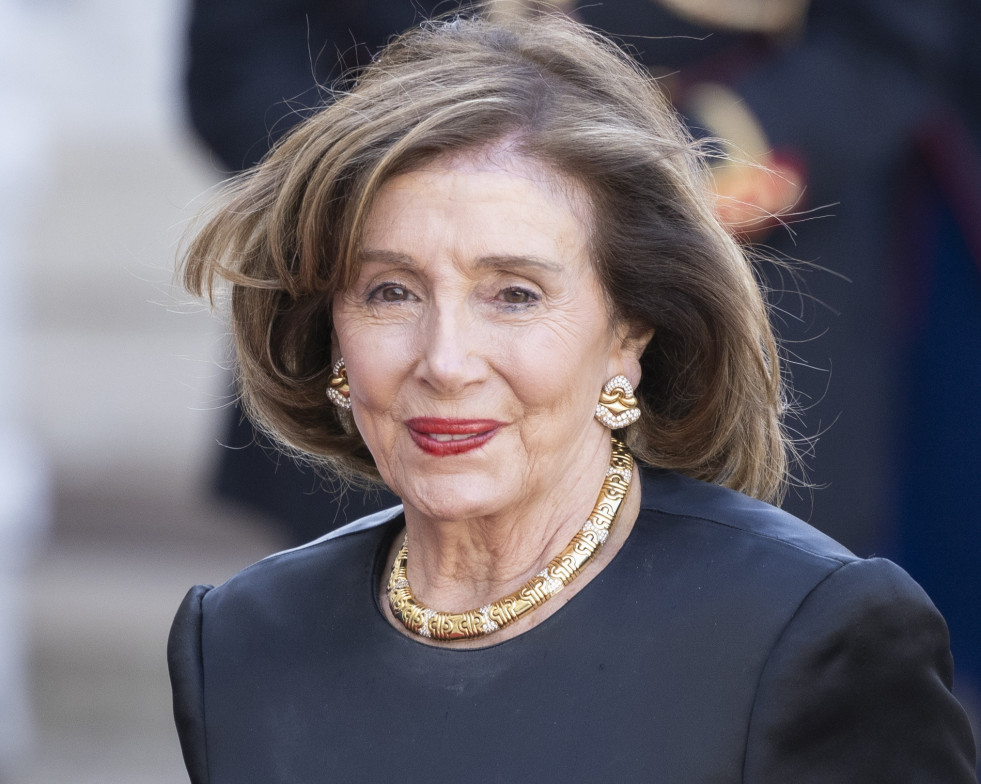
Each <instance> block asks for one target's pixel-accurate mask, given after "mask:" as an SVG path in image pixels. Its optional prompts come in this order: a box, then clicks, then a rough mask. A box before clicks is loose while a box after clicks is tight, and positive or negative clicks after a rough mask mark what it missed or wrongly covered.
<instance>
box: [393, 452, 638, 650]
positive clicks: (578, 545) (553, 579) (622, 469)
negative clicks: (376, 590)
mask: <svg viewBox="0 0 981 784" xmlns="http://www.w3.org/2000/svg"><path fill="white" fill-rule="evenodd" d="M633 467H634V460H633V457H631V455H630V452H628V451H627V447H626V446H625V445H624V444H623V442H621V441H620V440H618V439H617V438H613V450H612V455H611V456H610V467H609V468H608V469H607V472H606V479H604V480H603V487H602V488H601V489H600V493H599V498H597V499H596V505H595V506H594V507H593V511H592V513H591V514H590V515H589V518H588V519H587V520H586V522H585V523H584V524H583V527H582V528H581V529H580V530H579V531H578V533H576V535H575V536H574V537H572V541H571V542H569V545H568V547H566V548H565V550H563V551H562V552H561V553H560V554H559V555H557V556H556V557H555V558H553V559H552V560H551V561H549V563H548V566H546V567H545V568H544V569H543V570H542V571H541V572H539V573H538V574H536V575H535V576H534V577H532V578H531V579H530V580H529V581H528V582H526V583H525V584H524V585H522V586H521V587H520V588H519V589H518V590H516V591H515V592H514V593H510V594H508V595H507V596H505V597H504V598H502V599H498V600H497V601H496V602H492V603H491V604H488V605H485V606H483V607H481V608H479V609H476V610H467V611H466V612H462V613H447V612H440V611H438V610H432V609H430V608H429V607H426V605H424V604H422V603H421V602H419V601H417V600H416V598H415V596H413V595H412V589H411V588H410V587H409V578H408V576H407V570H408V561H409V547H408V537H407V538H406V539H405V541H403V542H402V548H401V549H400V550H399V553H398V555H397V556H396V557H395V563H394V564H393V565H392V574H391V576H390V577H389V578H388V601H389V604H390V606H391V608H392V612H393V613H394V614H395V617H396V618H398V619H399V620H400V621H401V622H402V624H403V625H404V626H405V628H406V629H408V630H409V631H410V632H414V633H415V634H418V635H420V636H422V637H429V638H432V639H434V640H470V639H473V638H474V637H483V636H484V635H485V634H490V633H491V632H495V631H497V630H498V629H500V628H503V627H504V626H507V625H508V624H511V623H514V622H515V621H516V620H518V618H520V617H521V616H522V615H524V614H525V613H528V612H530V611H531V610H534V609H535V608H536V607H540V606H541V605H542V604H544V603H545V602H546V601H548V600H549V599H551V598H552V597H553V596H555V594H557V593H558V592H559V591H561V590H562V589H563V588H564V587H565V586H567V585H568V584H569V583H570V582H571V581H572V579H573V578H574V577H575V576H576V575H577V574H579V572H580V571H581V570H582V568H583V566H585V565H586V564H587V563H588V562H589V560H590V559H591V558H592V557H593V555H594V554H595V553H596V551H597V550H599V548H600V547H601V546H602V544H603V542H605V541H606V538H607V537H608V536H609V534H610V531H611V530H612V529H613V524H614V523H615V522H616V520H617V517H618V515H619V514H620V505H621V503H622V502H623V499H624V498H625V497H626V495H627V490H628V489H629V488H630V477H631V476H632V475H633Z"/></svg>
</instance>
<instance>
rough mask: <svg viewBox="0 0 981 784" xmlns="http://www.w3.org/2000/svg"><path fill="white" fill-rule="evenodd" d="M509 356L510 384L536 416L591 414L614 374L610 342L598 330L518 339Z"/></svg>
mask: <svg viewBox="0 0 981 784" xmlns="http://www.w3.org/2000/svg"><path fill="white" fill-rule="evenodd" d="M506 355H507V359H506V362H505V366H506V367H507V371H506V372H507V377H508V378H509V381H510V385H511V387H512V389H513V390H514V391H515V393H516V395H517V396H518V397H519V398H520V399H521V401H522V403H524V405H525V406H526V407H527V408H528V409H529V410H531V411H533V410H539V409H540V410H542V411H552V412H555V411H556V410H557V409H564V408H568V409H570V410H572V411H574V412H575V413H576V414H582V415H583V416H585V415H586V414H589V415H591V412H592V410H593V407H594V406H595V402H596V400H597V399H598V398H599V394H600V390H601V389H602V388H603V384H605V383H606V382H607V380H608V378H609V377H610V376H612V375H615V373H610V372H609V367H610V364H611V355H612V350H611V347H610V340H609V339H608V338H607V337H606V336H605V335H604V334H603V333H602V332H601V331H600V330H599V329H597V330H595V331H588V332H587V331H583V330H576V329H564V328H562V327H561V325H550V326H549V328H547V329H545V330H538V331H535V332H534V333H531V334H524V335H521V336H519V337H518V338H516V339H515V340H513V341H512V342H511V344H510V345H509V346H508V351H507V352H506Z"/></svg>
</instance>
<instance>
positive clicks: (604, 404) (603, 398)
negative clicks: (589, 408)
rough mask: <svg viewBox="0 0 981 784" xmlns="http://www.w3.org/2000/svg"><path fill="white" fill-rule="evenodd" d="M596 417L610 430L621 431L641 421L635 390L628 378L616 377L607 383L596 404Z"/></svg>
mask: <svg viewBox="0 0 981 784" xmlns="http://www.w3.org/2000/svg"><path fill="white" fill-rule="evenodd" d="M595 416H596V418H597V419H598V420H599V421H600V422H601V423H602V424H603V425H605V426H606V427H608V428H610V430H620V429H621V428H624V427H627V425H632V424H633V423H634V422H636V421H637V420H638V419H640V408H638V406H637V398H636V397H634V388H633V387H632V386H631V385H630V382H629V381H627V377H626V376H614V377H613V378H611V379H610V380H609V381H607V382H606V386H605V387H603V391H602V392H601V393H600V398H599V403H597V404H596V414H595Z"/></svg>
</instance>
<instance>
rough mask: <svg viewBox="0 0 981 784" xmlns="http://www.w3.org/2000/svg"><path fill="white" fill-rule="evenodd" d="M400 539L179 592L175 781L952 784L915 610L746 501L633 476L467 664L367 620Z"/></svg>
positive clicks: (951, 750) (958, 727)
mask: <svg viewBox="0 0 981 784" xmlns="http://www.w3.org/2000/svg"><path fill="white" fill-rule="evenodd" d="M386 518H387V519H386ZM402 526H403V520H402V516H401V514H400V513H399V511H398V510H394V511H392V512H389V513H388V514H387V515H386V514H382V515H379V516H378V517H376V519H374V520H371V521H368V522H366V523H362V524H361V525H355V526H354V529H353V530H352V529H351V528H350V527H349V528H348V529H346V530H345V529H342V530H341V531H340V532H335V534H331V535H329V536H328V537H325V538H324V539H322V540H318V541H317V542H315V543H312V544H310V545H307V546H305V547H302V548H299V549H296V550H291V551H287V552H285V553H280V554H278V555H274V556H271V557H270V558H267V559H265V560H263V561H261V562H259V563H258V564H255V565H253V566H251V567H249V568H247V569H245V570H244V571H242V572H241V573H239V574H238V575H236V576H235V577H233V578H232V579H230V580H229V581H228V582H226V583H225V584H223V585H221V586H219V587H217V588H210V587H207V586H198V587H196V588H194V589H192V590H191V591H190V593H189V594H188V596H187V598H186V600H185V602H184V604H183V605H182V607H181V608H180V611H179V613H178V615H177V619H176V620H175V622H174V626H173V629H172V632H171V638H170V646H169V658H170V667H171V678H172V682H173V687H174V704H175V714H176V718H177V726H178V731H179V734H180V738H181V744H182V748H183V751H184V756H185V761H186V763H187V767H188V770H189V772H190V776H191V781H192V782H194V784H204V783H205V782H208V783H209V784H243V782H256V783H259V784H274V783H275V782H282V783H283V784H314V783H315V782H316V783H317V784H319V783H321V782H399V783H400V784H415V783H416V782H420V783H421V782H427V784H428V782H508V784H515V783H519V782H520V783H521V784H524V782H546V781H554V782H562V784H571V783H572V782H590V783H591V784H596V783H597V782H616V783H617V784H620V783H622V782H657V783H658V784H707V783H708V782H754V783H755V782H775V783H776V782H779V783H780V784H806V783H807V782H820V783H821V784H828V783H829V782H835V783H836V784H842V783H844V782H862V783H863V784H868V782H889V783H890V784H896V783H897V782H923V784H927V783H929V784H938V782H958V783H959V782H964V783H965V784H966V783H967V782H973V781H975V776H974V773H973V770H974V748H973V742H972V738H971V730H970V727H969V725H968V722H967V719H966V717H965V715H964V712H963V710H962V709H961V707H960V705H959V704H958V703H957V702H956V700H955V699H954V698H953V697H952V695H951V693H950V687H951V680H952V661H951V656H950V653H949V647H948V637H947V629H946V626H945V624H944V621H943V619H942V618H941V617H940V615H939V614H938V613H937V611H936V609H935V608H934V606H933V604H932V603H931V602H930V600H929V599H928V598H927V596H926V595H925V594H924V593H923V591H922V590H921V589H920V588H919V587H918V586H917V585H916V584H915V583H914V582H913V581H912V580H911V579H910V578H909V577H908V576H907V575H906V574H905V573H904V572H903V571H902V570H901V569H899V568H898V567H897V566H895V565H894V564H892V563H890V562H889V561H885V560H881V559H872V560H863V559H859V558H857V557H856V556H854V555H852V554H851V553H850V552H848V551H847V550H846V549H844V548H843V547H841V546H840V545H838V544H837V543H835V542H834V541H832V540H831V539H828V538H827V537H826V536H824V535H823V534H820V533H818V532H817V531H816V530H814V529H812V528H810V527H809V526H807V525H806V524H804V523H802V522H800V521H799V520H797V519H796V518H793V517H791V516H789V515H787V514H786V513H783V512H781V511H779V510H777V509H775V508H773V507H771V506H769V505H766V504H763V503H761V502H759V501H755V500H752V499H749V498H747V497H745V496H743V495H741V494H739V493H736V492H733V491H730V490H726V489H723V488H720V487H717V486H714V485H709V484H705V483H701V482H697V481H695V480H691V479H687V478H683V477H681V476H679V475H677V474H673V473H670V472H660V471H648V470H645V471H644V472H643V502H642V510H641V512H640V516H639V518H638V520H637V523H636V525H635V527H634V530H633V531H632V533H631V534H630V537H629V538H628V539H627V541H626V542H625V544H624V545H623V547H622V549H621V550H620V552H619V553H617V555H616V557H615V558H614V559H613V560H612V561H611V562H610V563H609V564H608V565H607V567H606V568H605V569H604V570H603V572H602V573H601V574H599V575H598V576H597V577H596V578H595V579H594V580H593V581H592V582H590V583H589V584H588V585H587V586H586V587H585V588H584V589H583V590H582V591H580V592H579V593H578V594H576V595H575V596H574V597H573V598H572V599H571V600H570V601H569V602H568V603H567V604H566V605H565V606H563V607H562V608H561V609H560V610H558V611H557V612H556V613H555V614H553V615H552V616H550V617H549V618H547V619H546V620H545V621H543V622H542V623H540V624H539V625H537V626H535V627H534V628H532V629H531V630H529V631H528V632H525V633H524V634H521V635H519V636H518V637H516V638H513V639H510V640H507V641H505V642H502V643H499V644H497V645H491V646H490V647H486V648H482V649H475V650H453V649H447V648H435V647H430V646H427V645H424V644H422V643H420V642H417V641H416V640H414V639H410V638H408V637H406V636H404V635H403V634H401V633H399V632H398V631H397V630H395V629H393V628H392V627H391V626H390V625H389V624H388V622H387V621H386V620H385V618H384V617H383V615H382V612H381V610H380V608H379V604H378V601H379V599H378V593H379V586H380V585H381V583H382V581H383V580H384V579H385V578H386V576H387V564H386V562H385V559H386V555H387V553H388V550H389V547H390V545H391V543H392V541H393V538H394V537H395V536H397V535H398V534H399V532H400V531H401V529H402ZM489 639H490V638H489Z"/></svg>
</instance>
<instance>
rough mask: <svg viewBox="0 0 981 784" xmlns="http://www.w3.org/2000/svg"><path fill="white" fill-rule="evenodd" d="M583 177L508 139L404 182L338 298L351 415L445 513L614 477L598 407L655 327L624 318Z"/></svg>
mask: <svg viewBox="0 0 981 784" xmlns="http://www.w3.org/2000/svg"><path fill="white" fill-rule="evenodd" d="M589 219H590V210H589V208H588V207H587V205H586V202H585V199H584V198H582V196H581V195H580V194H579V193H578V191H577V189H576V188H574V187H573V186H572V184H571V183H569V182H566V181H564V180H563V179H561V178H560V177H558V176H556V175H555V174H552V173H550V172H549V171H548V170H547V169H545V168H544V167H542V166H541V165H539V164H537V163H535V162H532V161H529V160H527V159H524V158H520V157H515V156H509V155H507V154H504V153H499V154H498V155H496V156H494V155H491V154H483V155H470V156H466V157H460V158H453V159H439V160H437V161H434V162H432V163H430V164H429V165H427V166H425V167H424V168H422V169H419V170H416V171H413V172H410V173H408V174H403V175H401V176H398V177H395V178H394V179H392V180H390V181H389V182H388V183H387V184H386V185H385V186H384V187H382V189H381V190H380V192H379V194H378V196H377V199H376V201H375V203H374V207H373V209H372V212H371V214H370V216H369V218H368V221H367V225H366V233H365V238H364V245H363V248H364V249H363V251H362V258H361V263H362V266H361V270H360V274H359V277H358V279H357V281H356V283H355V284H354V285H353V286H352V287H351V288H350V289H349V290H347V291H345V292H343V293H341V294H339V295H338V296H337V297H336V299H335V302H334V326H335V330H336V336H337V341H338V344H339V345H338V348H339V350H340V353H341V355H342V356H343V357H344V359H345V362H346V364H347V373H348V380H349V384H350V390H351V411H352V414H353V416H354V419H355V422H356V424H357V427H358V429H359V431H360V432H361V434H362V436H363V438H364V440H365V442H366V444H367V445H368V448H369V449H370V450H371V453H372V455H373V456H374V458H375V461H376V463H377V465H378V469H379V471H380V472H381V475H382V477H383V478H384V479H385V481H386V482H387V483H388V485H389V487H391V488H392V490H393V491H394V492H395V493H397V494H398V495H399V496H400V497H401V498H402V499H403V501H404V502H405V504H406V506H407V508H411V509H415V510H418V511H420V512H422V513H423V514H426V515H429V516H432V517H435V518H439V519H464V518H473V517H485V516H493V515H495V514H501V513H507V512H508V511H510V512H512V513H515V514H521V513H522V511H523V510H527V511H529V512H531V511H533V510H534V505H535V503H536V502H541V501H542V500H543V499H547V498H548V497H550V496H552V495H554V494H555V493H557V492H563V490H562V488H569V487H574V486H578V484H581V482H582V481H586V482H587V483H589V485H590V486H594V485H597V484H598V482H599V478H600V477H601V476H602V469H603V468H604V467H605V465H606V461H607V459H608V455H609V434H608V432H607V431H606V430H605V429H604V428H603V427H602V425H600V424H599V423H598V422H596V421H595V420H594V419H593V411H594V409H595V407H596V402H597V398H598V396H599V393H600V390H601V388H602V387H603V384H604V383H606V381H607V380H608V379H609V378H610V377H612V376H614V375H617V374H618V373H623V374H625V375H626V376H627V377H628V378H629V379H630V380H631V382H632V383H634V384H636V383H638V382H639V380H640V379H639V376H640V366H639V362H638V358H639V354H640V351H642V349H643V345H644V341H637V340H626V339H625V337H624V335H623V334H622V332H621V330H618V329H617V328H616V327H615V325H614V324H613V323H612V321H611V318H610V315H609V312H608V308H607V305H606V301H605V299H604V294H603V290H602V287H601V285H600V282H599V280H598V278H597V275H596V273H595V271H594V267H593V264H592V261H591V259H590V255H589V243H588V225H589Z"/></svg>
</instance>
